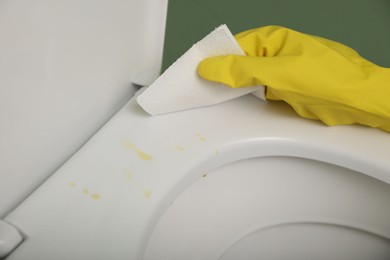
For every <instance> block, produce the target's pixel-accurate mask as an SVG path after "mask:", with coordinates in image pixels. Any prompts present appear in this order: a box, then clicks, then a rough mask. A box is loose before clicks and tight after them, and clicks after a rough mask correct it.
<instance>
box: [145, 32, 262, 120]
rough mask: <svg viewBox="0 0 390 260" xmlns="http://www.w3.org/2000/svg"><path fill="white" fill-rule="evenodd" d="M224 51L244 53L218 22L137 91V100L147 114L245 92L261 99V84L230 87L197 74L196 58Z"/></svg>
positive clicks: (211, 101) (224, 52) (228, 97)
mask: <svg viewBox="0 0 390 260" xmlns="http://www.w3.org/2000/svg"><path fill="white" fill-rule="evenodd" d="M227 54H237V55H245V53H244V51H243V50H242V49H241V47H240V46H239V45H238V43H237V41H236V39H235V38H234V36H233V35H232V34H231V32H230V31H229V29H228V28H227V26H226V25H221V26H219V27H218V28H216V29H215V30H214V31H213V32H211V33H210V34H209V35H207V36H206V37H204V38H203V39H202V40H201V41H199V42H197V43H196V44H194V45H193V46H192V47H191V48H190V49H189V50H188V51H187V52H186V53H184V55H183V56H181V57H180V58H179V59H178V60H177V61H176V62H175V63H173V64H172V65H171V66H170V67H169V68H168V69H167V70H166V71H165V72H164V73H163V74H162V75H161V76H160V77H159V78H158V79H157V80H156V81H155V82H154V83H153V84H152V85H151V86H149V87H148V88H147V89H146V90H145V91H144V92H143V93H141V94H140V95H139V96H138V97H137V102H138V104H139V105H140V106H141V107H142V108H143V109H144V110H145V111H146V112H148V113H149V114H151V115H158V114H164V113H170V112H176V111H181V110H186V109H192V108H197V107H203V106H209V105H215V104H218V103H221V102H224V101H228V100H231V99H234V98H237V97H240V96H242V95H245V94H248V93H253V94H254V95H255V96H256V97H259V98H261V99H265V98H264V87H263V86H255V87H247V88H236V89H234V88H230V87H227V86H224V85H222V84H219V83H215V82H209V81H206V80H203V79H202V78H200V77H199V76H198V74H197V66H198V64H199V62H200V61H202V60H203V59H205V58H207V57H210V56H219V55H227Z"/></svg>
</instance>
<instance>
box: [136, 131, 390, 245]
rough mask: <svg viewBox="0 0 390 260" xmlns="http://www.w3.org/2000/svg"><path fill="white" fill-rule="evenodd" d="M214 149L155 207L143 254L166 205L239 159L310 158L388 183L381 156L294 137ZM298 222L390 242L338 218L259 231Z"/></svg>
mask: <svg viewBox="0 0 390 260" xmlns="http://www.w3.org/2000/svg"><path fill="white" fill-rule="evenodd" d="M217 150H218V155H217V156H215V155H213V154H210V152H204V153H202V154H201V156H199V157H198V158H197V159H196V160H194V161H193V163H192V164H187V165H186V169H182V172H184V174H182V177H181V179H179V180H177V182H176V184H175V186H174V187H172V188H171V189H170V190H169V192H168V193H167V194H166V195H165V198H163V199H162V201H161V203H159V207H157V208H156V209H155V211H154V213H153V214H152V216H153V217H152V218H151V220H150V221H149V225H148V226H149V227H150V228H149V232H146V233H145V236H144V238H143V243H142V244H143V250H142V252H144V251H145V250H146V246H147V244H148V241H149V239H150V238H151V235H152V233H153V230H154V228H155V226H156V225H157V223H158V221H159V219H160V218H161V217H162V216H163V214H164V212H165V211H166V210H167V209H168V207H169V205H171V204H172V203H173V201H175V200H176V198H178V197H179V196H180V194H182V193H183V192H184V191H185V190H186V189H187V188H188V187H189V186H190V185H191V184H193V183H194V182H195V181H196V180H197V179H199V178H201V177H202V176H203V175H204V174H205V173H207V172H210V171H212V170H215V169H217V168H219V167H222V166H225V165H228V164H231V163H234V162H238V161H241V160H245V159H251V158H258V157H294V158H301V159H309V160H314V161H319V162H324V163H328V164H331V165H335V166H339V167H342V168H346V169H350V170H353V171H356V172H357V173H360V174H364V175H367V176H369V177H372V178H374V179H377V180H379V181H382V182H384V183H386V184H390V164H388V163H387V162H386V161H385V160H384V158H383V159H382V160H381V157H375V156H365V154H364V153H359V152H357V151H356V150H354V149H352V148H351V147H349V146H340V145H335V144H324V143H323V142H321V141H312V140H300V139H294V138H279V137H278V138H276V137H263V138H253V139H247V140H238V141H235V142H232V143H228V144H225V145H223V146H220V147H219V148H218V149H217ZM297 223H312V224H324V225H325V224H328V225H333V226H343V227H346V228H351V229H355V230H359V231H363V232H366V233H369V234H372V235H375V236H378V237H381V238H384V239H388V240H390V236H388V235H387V234H386V232H381V231H380V230H375V228H372V227H368V226H367V227H365V226H362V225H361V224H359V223H355V224H353V223H344V222H342V221H340V220H338V219H337V220H336V219H310V220H308V219H283V220H275V221H272V223H271V222H270V223H265V224H264V226H262V227H261V228H268V227H272V226H278V225H284V224H285V225H287V224H297ZM253 228H260V227H252V229H250V230H246V231H244V233H242V237H245V236H247V235H249V234H250V233H251V232H253ZM235 241H236V240H235ZM233 244H234V242H232V244H231V245H233Z"/></svg>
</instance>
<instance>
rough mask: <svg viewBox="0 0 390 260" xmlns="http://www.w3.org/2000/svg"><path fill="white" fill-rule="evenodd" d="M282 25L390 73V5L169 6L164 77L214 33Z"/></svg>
mask: <svg viewBox="0 0 390 260" xmlns="http://www.w3.org/2000/svg"><path fill="white" fill-rule="evenodd" d="M221 24H227V26H228V27H229V29H230V30H231V31H232V33H233V34H236V33H239V32H241V31H244V30H247V29H251V28H256V27H260V26H264V25H281V26H286V27H289V28H291V29H295V30H298V31H301V32H304V33H309V34H314V35H318V36H321V37H325V38H328V39H332V40H336V41H338V42H341V43H344V44H346V45H348V46H350V47H352V48H354V49H355V50H357V51H358V52H359V53H360V55H362V56H363V57H365V58H366V59H368V60H370V61H372V62H374V63H376V64H378V65H381V66H384V67H390V0H326V1H325V0H170V1H169V3H168V17H167V25H166V34H165V42H164V56H163V65H162V71H164V70H165V69H166V68H167V67H169V65H171V64H172V63H173V62H174V61H175V60H176V59H177V58H179V57H180V56H181V55H182V54H183V53H184V52H185V51H186V50H188V49H189V48H190V47H191V46H192V44H194V43H195V42H197V41H199V40H200V39H201V38H203V37H204V36H205V35H207V34H208V33H209V32H211V31H212V30H213V29H214V28H215V27H218V26H219V25H221Z"/></svg>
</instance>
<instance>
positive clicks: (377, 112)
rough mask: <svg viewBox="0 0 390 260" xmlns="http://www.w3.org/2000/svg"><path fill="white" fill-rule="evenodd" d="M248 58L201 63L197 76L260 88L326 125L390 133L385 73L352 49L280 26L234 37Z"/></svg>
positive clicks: (389, 81)
mask: <svg viewBox="0 0 390 260" xmlns="http://www.w3.org/2000/svg"><path fill="white" fill-rule="evenodd" d="M235 37H236V39H237V41H238V43H239V44H240V46H241V47H242V48H243V49H244V51H245V52H246V54H247V56H236V55H228V56H217V57H211V58H207V59H205V60H203V61H202V62H201V63H200V64H199V66H198V73H199V75H200V76H201V77H202V78H204V79H207V80H211V81H216V82H220V83H223V84H226V85H229V86H231V87H233V88H237V87H246V86H255V85H264V86H266V87H267V88H266V97H267V99H270V100H284V101H285V102H287V103H288V104H290V105H291V106H292V107H293V108H294V110H295V111H296V112H297V113H298V114H299V115H300V116H302V117H305V118H309V119H316V120H321V121H323V122H324V123H325V124H327V125H339V124H354V123H358V124H363V125H368V126H371V127H376V128H380V129H382V130H385V131H389V132H390V69H389V68H384V67H380V66H377V65H375V64H373V63H371V62H369V61H367V60H365V59H364V58H362V57H361V56H359V54H358V53H357V52H355V51H354V50H352V49H351V48H349V47H347V46H344V45H342V44H340V43H337V42H334V41H330V40H326V39H323V38H320V37H317V36H312V35H307V34H303V33H300V32H297V31H293V30H290V29H287V28H284V27H279V26H266V27H261V28H258V29H253V30H249V31H245V32H242V33H240V34H238V35H236V36H235Z"/></svg>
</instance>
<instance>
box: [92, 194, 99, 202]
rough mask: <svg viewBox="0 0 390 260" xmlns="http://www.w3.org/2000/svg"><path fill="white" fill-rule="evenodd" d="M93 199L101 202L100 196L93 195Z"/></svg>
mask: <svg viewBox="0 0 390 260" xmlns="http://www.w3.org/2000/svg"><path fill="white" fill-rule="evenodd" d="M91 198H92V199H94V200H100V195H99V194H96V193H95V194H92V195H91Z"/></svg>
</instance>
